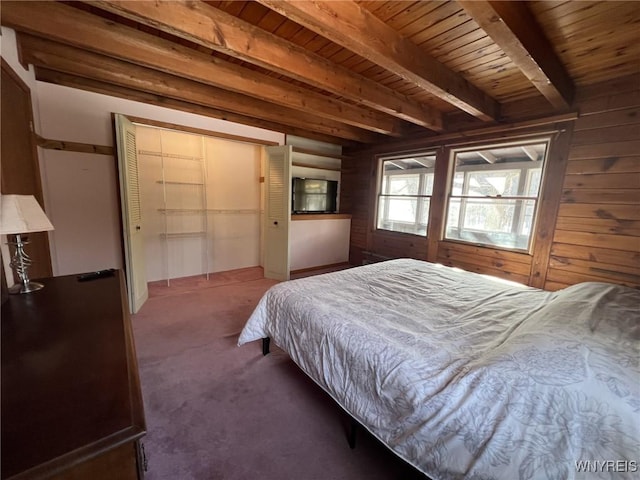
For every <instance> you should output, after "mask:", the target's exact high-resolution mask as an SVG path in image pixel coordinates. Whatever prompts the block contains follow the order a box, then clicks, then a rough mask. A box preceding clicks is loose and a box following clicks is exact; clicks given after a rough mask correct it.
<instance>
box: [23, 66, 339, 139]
mask: <svg viewBox="0 0 640 480" xmlns="http://www.w3.org/2000/svg"><path fill="white" fill-rule="evenodd" d="M35 73H36V80H39V81H41V82H47V83H52V84H54V85H62V86H65V87H69V88H75V89H77V90H85V91H88V92H94V93H100V94H102V95H109V96H112V97H118V98H124V99H127V100H133V101H136V102H140V103H147V104H150V105H157V106H160V107H165V108H170V109H172V110H179V111H181V112H187V113H193V114H195V115H202V116H203V117H209V118H217V119H220V120H227V121H230V122H235V123H239V124H242V125H251V126H253V127H258V128H264V129H266V130H271V131H275V132H284V133H288V134H291V135H298V136H301V137H305V138H310V139H313V140H319V141H321V142H327V143H334V144H340V143H342V144H343V145H344V144H345V143H349V142H345V141H344V139H341V138H338V137H334V136H330V135H323V134H321V133H318V132H312V131H311V130H304V129H301V128H297V127H290V126H288V125H281V124H277V123H273V122H269V121H266V120H262V119H260V118H255V117H248V116H244V115H239V114H235V113H232V112H227V111H224V110H220V109H215V108H209V107H203V106H201V105H195V104H193V103H188V102H183V101H180V100H174V99H172V98H168V97H164V96H161V95H154V94H151V93H147V92H141V91H139V90H134V89H131V88H126V87H120V86H118V85H114V84H112V83H105V82H100V81H98V80H92V79H89V78H84V77H78V76H76V75H71V74H68V73H63V72H56V71H55V70H49V69H47V68H44V67H37V66H36V67H35Z"/></svg>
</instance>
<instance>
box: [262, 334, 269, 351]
mask: <svg viewBox="0 0 640 480" xmlns="http://www.w3.org/2000/svg"><path fill="white" fill-rule="evenodd" d="M270 342H271V339H270V338H269V337H265V338H263V339H262V355H266V354H267V353H269V343H270Z"/></svg>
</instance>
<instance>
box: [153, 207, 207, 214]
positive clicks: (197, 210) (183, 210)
mask: <svg viewBox="0 0 640 480" xmlns="http://www.w3.org/2000/svg"><path fill="white" fill-rule="evenodd" d="M158 211H159V212H161V213H167V214H170V213H203V212H206V211H207V209H206V208H159V209H158Z"/></svg>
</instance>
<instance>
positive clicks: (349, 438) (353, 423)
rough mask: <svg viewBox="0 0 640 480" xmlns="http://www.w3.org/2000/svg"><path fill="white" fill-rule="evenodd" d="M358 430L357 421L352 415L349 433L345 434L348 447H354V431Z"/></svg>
mask: <svg viewBox="0 0 640 480" xmlns="http://www.w3.org/2000/svg"><path fill="white" fill-rule="evenodd" d="M357 431H358V422H356V420H355V419H354V418H353V417H352V418H351V423H350V425H349V435H348V436H347V442H349V448H351V449H352V450H353V449H354V448H356V432H357Z"/></svg>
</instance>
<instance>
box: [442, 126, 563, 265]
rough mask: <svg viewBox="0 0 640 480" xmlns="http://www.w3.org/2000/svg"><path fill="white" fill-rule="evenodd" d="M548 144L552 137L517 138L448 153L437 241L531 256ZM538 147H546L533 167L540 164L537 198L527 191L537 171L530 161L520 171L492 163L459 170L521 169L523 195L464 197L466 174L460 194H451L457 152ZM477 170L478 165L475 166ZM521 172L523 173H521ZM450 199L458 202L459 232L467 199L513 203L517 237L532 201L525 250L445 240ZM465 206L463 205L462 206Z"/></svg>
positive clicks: (475, 145)
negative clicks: (442, 210) (442, 211)
mask: <svg viewBox="0 0 640 480" xmlns="http://www.w3.org/2000/svg"><path fill="white" fill-rule="evenodd" d="M551 142H552V138H551V136H541V137H533V138H526V139H518V140H508V141H504V142H500V141H493V142H482V143H476V144H474V145H473V146H469V145H465V146H461V147H458V148H452V149H451V150H450V151H449V158H448V162H449V168H450V172H451V173H450V175H449V180H448V182H447V194H446V200H445V205H444V222H443V225H442V234H441V238H440V240H442V241H447V242H456V243H462V244H466V245H473V246H477V247H483V248H492V249H498V250H506V251H510V252H516V253H527V254H532V251H533V242H534V239H535V231H536V226H537V223H538V212H539V210H540V208H539V207H540V202H541V200H542V198H543V195H544V188H545V183H546V170H547V162H548V159H549V151H550V149H551ZM539 144H544V145H545V151H544V155H543V156H542V157H541V159H540V160H537V161H536V162H535V163H536V164H538V163H539V164H541V167H540V184H539V187H538V193H537V196H531V195H529V190H530V185H531V176H532V174H533V172H534V170H535V169H537V168H538V167H535V168H534V167H533V166H531V164H532V163H533V162H534V161H533V160H531V162H530V163H529V164H528V165H530V166H529V167H528V168H523V167H520V168H518V166H517V165H513V164H492V163H487V164H486V165H482V168H480V169H478V168H476V169H474V168H473V167H474V166H473V165H470V166H466V168H464V167H463V169H462V171H463V172H464V171H478V170H485V169H486V170H489V171H490V170H496V171H499V170H516V169H519V170H520V174H519V178H518V182H519V187H518V191H521V192H523V194H522V195H485V196H480V195H465V189H466V191H468V187H469V186H468V182H467V181H466V178H467V176H466V174H465V175H464V177H463V181H462V192H461V193H460V194H456V195H454V194H453V193H452V192H453V186H454V182H455V177H456V173H459V172H460V170H459V167H457V166H456V158H457V155H458V154H460V153H465V152H477V151H486V150H492V149H500V148H508V147H526V146H529V145H539ZM476 167H477V166H476ZM523 173H524V174H523ZM452 199H459V200H460V211H459V212H458V225H459V230H462V227H460V225H461V222H464V211H465V207H466V204H467V202H468V200H469V199H471V200H474V199H476V200H483V199H487V200H489V201H491V200H498V201H502V200H504V201H513V202H514V209H515V211H514V215H513V219H512V222H511V232H512V233H515V234H516V235H518V234H519V232H520V231H521V230H522V228H523V226H524V225H525V221H526V202H533V213H532V220H531V228H530V231H529V233H528V240H527V246H526V247H524V248H520V247H517V246H513V247H511V246H507V245H496V244H492V243H483V242H474V241H472V240H465V239H461V238H449V237H447V230H448V226H449V213H450V211H451V204H452V202H451V200H452ZM518 202H520V205H518ZM463 205H464V206H463ZM465 230H468V231H474V229H469V228H467V229H465ZM476 231H480V230H476ZM495 233H499V231H495Z"/></svg>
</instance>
